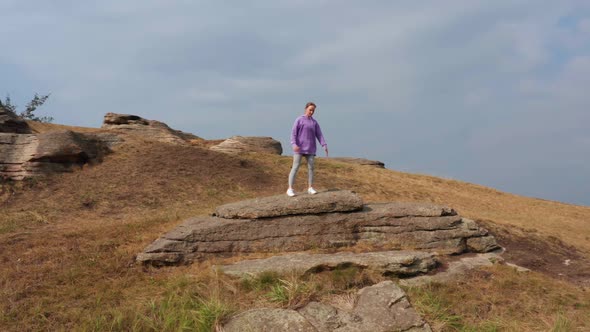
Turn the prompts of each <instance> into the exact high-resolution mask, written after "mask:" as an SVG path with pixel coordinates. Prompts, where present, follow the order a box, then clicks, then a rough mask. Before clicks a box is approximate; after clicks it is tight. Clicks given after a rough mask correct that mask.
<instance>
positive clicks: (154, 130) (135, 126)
mask: <svg viewBox="0 0 590 332" xmlns="http://www.w3.org/2000/svg"><path fill="white" fill-rule="evenodd" d="M102 128H104V129H111V130H117V131H121V132H125V133H131V134H136V135H139V136H141V137H143V138H146V139H149V140H155V141H159V142H165V143H171V144H177V145H189V144H190V143H189V141H190V140H193V139H198V138H199V137H197V136H195V135H193V134H189V133H185V132H182V131H180V130H175V129H172V128H170V127H168V125H166V124H165V123H163V122H159V121H155V120H147V119H144V118H142V117H140V116H137V115H132V114H118V113H107V114H105V116H104V121H103V125H102Z"/></svg>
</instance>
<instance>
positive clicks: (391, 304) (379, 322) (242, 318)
mask: <svg viewBox="0 0 590 332" xmlns="http://www.w3.org/2000/svg"><path fill="white" fill-rule="evenodd" d="M224 330H225V331H226V332H233V331H240V332H242V331H314V332H324V331H325V332H328V331H335V332H387V331H412V332H422V331H423V332H427V331H432V330H431V328H430V326H429V325H428V323H427V322H426V321H424V319H422V317H420V315H418V313H417V312H416V311H415V310H414V308H412V306H411V305H410V302H409V301H408V298H407V296H406V293H405V292H404V291H403V290H402V289H401V288H399V287H398V286H397V285H396V284H395V283H394V282H392V281H383V282H380V283H378V284H376V285H373V286H369V287H365V288H363V289H361V290H360V291H359V292H358V294H357V298H356V301H355V305H354V307H353V309H352V310H351V311H344V310H340V309H337V308H335V307H333V306H331V305H328V304H323V303H319V302H310V303H309V304H307V305H306V306H305V307H303V308H301V309H299V310H297V311H296V310H292V309H265V308H262V309H253V310H249V311H246V312H243V313H240V314H238V315H236V316H234V317H232V318H231V319H230V320H229V321H228V322H227V323H226V324H225V326H224Z"/></svg>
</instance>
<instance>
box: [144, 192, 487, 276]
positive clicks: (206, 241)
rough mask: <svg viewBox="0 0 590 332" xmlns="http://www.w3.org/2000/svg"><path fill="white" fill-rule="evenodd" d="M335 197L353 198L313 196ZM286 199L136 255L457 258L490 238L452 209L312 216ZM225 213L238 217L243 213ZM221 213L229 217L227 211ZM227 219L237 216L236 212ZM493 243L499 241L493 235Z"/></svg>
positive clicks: (179, 234) (391, 208)
mask: <svg viewBox="0 0 590 332" xmlns="http://www.w3.org/2000/svg"><path fill="white" fill-rule="evenodd" d="M331 195H335V196H334V197H341V195H342V196H344V197H349V198H350V197H354V196H351V193H350V192H349V193H346V192H345V193H336V192H328V193H324V194H318V195H315V196H309V197H314V198H315V197H317V198H318V199H321V197H322V196H327V197H326V198H329V197H330V196H331ZM285 198H286V196H285V195H280V197H279V196H276V197H272V198H268V200H269V201H274V202H282V203H281V204H283V205H282V206H271V209H262V208H257V207H254V208H253V209H252V211H257V213H259V212H260V211H262V212H260V213H259V214H257V215H258V216H259V217H258V218H252V219H228V218H221V217H219V216H198V217H193V218H190V219H188V220H186V221H185V222H183V223H182V224H181V225H180V226H178V227H177V228H176V229H174V230H172V231H170V232H168V233H166V234H164V235H163V236H162V237H160V238H159V239H157V240H156V241H154V242H153V243H152V244H151V245H149V246H148V247H147V248H146V249H145V250H144V252H143V253H141V254H139V255H138V256H137V260H138V261H140V262H145V263H152V264H155V265H162V264H171V263H190V262H192V261H194V260H199V259H202V258H207V257H210V256H212V255H223V256H231V255H236V254H239V253H256V252H258V253H264V252H266V253H268V252H278V251H282V252H294V251H304V250H310V249H327V248H338V247H342V246H355V245H363V246H364V247H366V248H375V250H378V251H383V250H391V249H395V250H402V249H406V250H415V249H423V250H427V251H436V252H438V253H439V254H458V253H462V252H465V251H467V250H468V248H467V245H466V243H467V241H468V239H471V238H478V237H486V236H489V234H488V232H487V230H485V229H483V228H481V227H479V226H477V225H476V224H475V223H474V222H472V221H469V220H467V219H463V218H461V216H459V215H458V214H457V213H456V212H455V211H454V210H453V209H450V208H448V207H442V206H436V205H433V204H417V203H382V204H368V205H365V206H363V209H362V210H359V211H350V212H331V213H327V212H325V210H324V209H321V210H317V211H318V212H316V213H314V212H310V211H307V210H305V209H299V208H294V209H292V210H288V209H287V208H288V207H289V206H290V204H289V202H290V199H292V198H289V199H285ZM249 202H250V203H249V204H245V205H244V207H243V208H244V209H247V208H248V206H252V205H255V204H256V201H255V200H254V201H249ZM337 204H338V203H336V202H333V204H328V205H329V206H332V205H337ZM221 210H223V211H225V209H221ZM227 210H232V211H234V212H236V213H237V214H239V213H240V212H239V209H227ZM268 211H286V212H283V213H301V212H302V211H306V212H305V214H293V215H281V216H272V217H271V216H267V215H268ZM217 214H218V215H225V212H223V213H222V212H217ZM227 215H228V216H229V217H232V218H233V217H235V216H236V214H234V213H228V214H227ZM248 215H250V212H248ZM250 216H252V215H250ZM466 220H467V221H466ZM486 241H488V240H486ZM490 241H495V240H493V237H490ZM489 244H490V245H487V246H484V247H480V248H479V249H485V250H491V249H493V248H497V244H496V245H495V247H494V246H493V245H492V244H493V242H490V243H489ZM472 248H476V247H473V246H472Z"/></svg>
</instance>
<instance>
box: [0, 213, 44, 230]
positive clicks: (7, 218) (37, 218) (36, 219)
mask: <svg viewBox="0 0 590 332" xmlns="http://www.w3.org/2000/svg"><path fill="white" fill-rule="evenodd" d="M47 223H48V221H47V218H46V217H45V216H43V215H42V214H40V213H38V212H36V211H24V212H12V213H8V214H6V215H3V216H0V234H6V233H12V232H15V231H22V230H26V229H28V228H31V227H35V226H39V225H43V224H47Z"/></svg>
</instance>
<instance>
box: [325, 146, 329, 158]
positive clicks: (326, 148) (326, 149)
mask: <svg viewBox="0 0 590 332" xmlns="http://www.w3.org/2000/svg"><path fill="white" fill-rule="evenodd" d="M324 151H326V158H327V157H328V147H327V146H324Z"/></svg>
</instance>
